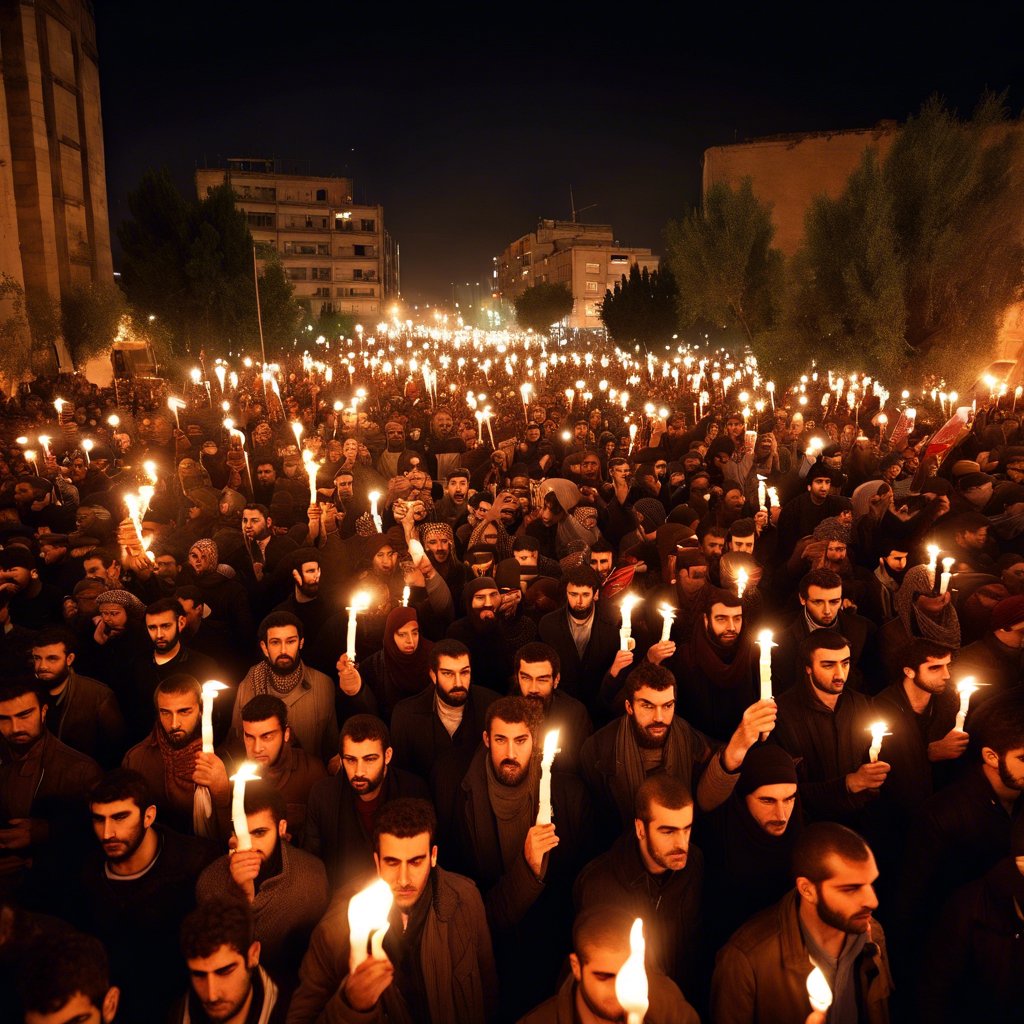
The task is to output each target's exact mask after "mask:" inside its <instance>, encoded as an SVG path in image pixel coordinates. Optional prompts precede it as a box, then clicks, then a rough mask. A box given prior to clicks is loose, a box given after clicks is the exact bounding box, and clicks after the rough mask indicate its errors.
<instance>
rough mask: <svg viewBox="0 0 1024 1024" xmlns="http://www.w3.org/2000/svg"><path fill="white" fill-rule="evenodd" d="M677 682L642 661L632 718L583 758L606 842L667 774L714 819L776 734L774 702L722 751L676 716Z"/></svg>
mask: <svg viewBox="0 0 1024 1024" xmlns="http://www.w3.org/2000/svg"><path fill="white" fill-rule="evenodd" d="M675 691H676V681H675V678H674V677H673V675H672V673H671V672H669V671H668V669H666V668H664V667H663V666H661V665H655V664H653V663H652V662H649V661H646V660H645V661H641V662H640V664H639V665H638V666H637V667H636V668H635V669H633V671H632V672H630V674H629V676H628V677H627V679H626V687H625V694H626V695H625V707H626V714H625V715H624V716H622V717H621V718H619V719H618V720H616V721H613V722H609V723H608V725H606V726H604V727H603V728H602V729H599V730H598V731H597V732H596V733H594V735H593V736H591V737H590V738H589V739H588V740H587V741H586V743H584V744H583V749H582V751H581V752H580V761H581V764H582V774H583V779H584V781H585V782H586V783H587V788H588V789H589V790H590V795H591V800H592V801H593V803H594V810H595V812H596V814H597V815H598V816H600V817H601V818H602V819H603V822H602V824H603V833H602V834H604V835H607V836H610V837H614V836H617V835H618V834H619V833H620V832H621V831H622V829H624V828H627V827H628V826H629V825H630V823H631V822H632V821H633V811H634V801H635V799H636V794H637V790H639V788H640V786H641V784H642V783H643V781H644V779H645V778H647V777H648V776H650V775H655V774H657V773H658V772H665V773H667V774H668V775H672V776H674V777H675V778H677V779H679V780H680V781H682V782H683V783H684V784H685V785H686V787H687V788H688V789H689V790H690V792H691V793H693V794H694V795H695V798H696V804H697V807H698V808H699V809H700V810H701V811H710V810H712V809H713V808H715V807H717V806H718V805H719V804H721V803H724V801H725V800H727V799H728V797H729V795H730V794H731V793H732V790H733V787H734V786H735V785H736V779H737V778H738V773H739V770H740V767H741V766H742V764H743V758H744V757H745V756H746V753H747V751H748V750H749V749H750V748H751V747H752V746H753V745H754V743H756V742H757V739H758V737H759V736H760V734H761V733H765V732H771V731H772V729H774V728H775V714H776V706H775V702H774V701H771V700H765V701H757V703H755V704H751V705H750V707H748V708H747V709H746V711H744V712H743V720H742V721H741V722H740V725H739V727H738V728H737V729H736V731H735V732H734V733H733V734H732V736H731V737H730V739H729V742H728V743H727V744H726V745H725V746H724V747H723V746H720V745H719V744H717V743H715V742H714V741H712V740H710V739H708V737H707V736H705V735H704V734H703V733H701V732H698V731H697V730H696V729H694V728H693V726H691V725H690V724H689V722H687V721H685V720H684V719H683V718H681V717H678V716H677V715H676V713H675V698H676V692H675Z"/></svg>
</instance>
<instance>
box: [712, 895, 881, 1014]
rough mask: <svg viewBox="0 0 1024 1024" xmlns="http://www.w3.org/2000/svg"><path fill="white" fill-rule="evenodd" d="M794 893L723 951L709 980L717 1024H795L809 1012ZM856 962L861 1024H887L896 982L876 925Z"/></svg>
mask: <svg viewBox="0 0 1024 1024" xmlns="http://www.w3.org/2000/svg"><path fill="white" fill-rule="evenodd" d="M798 913H799V909H798V897H797V892H796V890H795V889H793V890H792V891H791V892H788V893H787V894H786V895H785V896H783V898H782V899H781V900H780V901H779V902H778V903H776V904H775V906H773V907H769V908H768V909H767V910H763V911H761V913H760V914H757V915H756V916H755V917H752V918H751V919H750V920H749V921H748V922H747V923H746V924H745V925H743V927H742V928H740V929H739V931H737V932H736V933H735V934H734V935H733V937H732V938H731V939H730V940H729V941H728V942H727V943H726V944H725V945H724V946H723V947H722V948H721V949H720V950H719V952H718V960H717V962H716V963H715V974H714V977H713V978H712V980H711V1017H712V1020H714V1022H715V1024H794V1022H799V1021H803V1020H805V1019H806V1017H807V1015H808V1014H809V1013H810V1012H811V1005H810V1002H809V1001H808V999H807V975H808V974H810V973H811V970H812V964H811V959H810V954H809V953H808V951H807V946H806V944H805V943H804V939H803V934H802V933H801V931H800V922H799V919H798ZM871 938H872V939H873V941H872V942H869V943H868V944H867V945H866V946H865V948H864V951H863V952H862V953H861V955H860V956H859V957H858V958H857V962H856V965H855V967H854V970H855V971H856V975H857V1005H858V1007H859V1018H860V1021H861V1024H888V1022H889V994H890V992H891V991H892V976H891V975H890V974H889V958H888V956H887V955H886V952H885V936H884V934H883V933H882V928H881V926H880V925H879V924H878V922H877V921H873V922H872V925H871Z"/></svg>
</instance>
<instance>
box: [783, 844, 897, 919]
mask: <svg viewBox="0 0 1024 1024" xmlns="http://www.w3.org/2000/svg"><path fill="white" fill-rule="evenodd" d="M828 863H830V866H831V871H830V877H829V878H826V879H825V881H823V882H821V883H819V884H818V885H815V886H813V888H814V890H815V895H816V903H815V911H816V912H817V915H818V917H819V918H820V919H821V920H822V922H824V923H825V924H827V925H830V926H831V927H833V928H836V929H838V930H839V931H842V932H846V933H847V935H862V934H864V932H866V931H867V930H868V929H869V928H870V927H871V915H872V914H873V913H874V911H875V910H877V909H878V898H877V897H876V896H875V887H874V884H875V880H876V879H877V878H878V868H877V866H876V865H875V858H874V856H873V855H872V854H871V853H870V852H869V853H868V857H867V860H864V861H855V860H846V859H845V858H843V857H840V856H839V854H837V853H833V854H831V856H829V858H828ZM803 882H806V879H803V880H798V883H797V884H798V885H801V884H802V883H803ZM801 897H803V889H802V888H801Z"/></svg>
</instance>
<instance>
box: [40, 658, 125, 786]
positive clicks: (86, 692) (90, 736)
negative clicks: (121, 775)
mask: <svg viewBox="0 0 1024 1024" xmlns="http://www.w3.org/2000/svg"><path fill="white" fill-rule="evenodd" d="M46 726H47V728H48V729H49V730H50V731H51V732H52V733H53V734H54V735H55V736H56V737H57V739H59V740H60V741H61V742H62V743H66V744H67V745H68V746H69V747H73V748H74V749H75V750H78V751H81V752H82V753H83V754H87V755H88V756H89V757H91V758H93V759H94V760H96V761H98V762H99V763H100V765H102V766H103V767H104V768H113V767H115V766H116V765H117V764H118V763H119V762H120V760H121V754H122V753H123V751H124V740H125V725H124V717H123V716H122V714H121V708H120V707H119V706H118V703H117V698H116V697H115V696H114V691H113V690H111V689H110V687H109V686H105V685H104V684H103V683H101V682H100V681H99V680H98V679H92V678H90V677H89V676H80V675H78V673H77V672H71V673H70V675H69V676H68V684H67V688H66V689H65V691H64V693H63V694H62V697H61V701H60V703H59V704H56V705H54V704H51V706H50V710H49V712H48V713H47V716H46Z"/></svg>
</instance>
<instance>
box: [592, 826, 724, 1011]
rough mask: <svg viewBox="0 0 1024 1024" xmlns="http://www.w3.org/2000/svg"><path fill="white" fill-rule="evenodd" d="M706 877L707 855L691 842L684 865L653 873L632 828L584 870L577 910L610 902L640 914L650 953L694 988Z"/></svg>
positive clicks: (686, 988)
mask: <svg viewBox="0 0 1024 1024" xmlns="http://www.w3.org/2000/svg"><path fill="white" fill-rule="evenodd" d="M703 878H704V857H703V855H702V854H701V852H700V850H698V849H697V847H696V846H693V845H692V844H691V846H690V851H689V856H688V857H687V859H686V866H685V867H684V868H683V869H682V870H681V871H672V872H669V873H668V877H667V878H655V877H654V876H653V875H651V873H650V872H649V871H648V870H647V867H646V865H645V864H644V862H643V858H642V857H641V856H640V849H639V845H638V840H637V838H636V834H635V832H634V831H633V829H630V830H629V831H628V832H624V833H623V834H622V835H621V836H619V838H618V839H616V840H615V844H614V845H613V846H612V848H611V849H610V850H609V851H608V852H607V853H602V854H601V856H600V857H598V858H596V859H595V860H592V861H591V862H590V863H589V864H588V865H587V866H586V867H585V868H584V869H583V870H582V871H581V872H580V876H579V878H577V879H576V884H575V887H574V890H573V896H574V899H575V902H576V909H577V910H587V909H589V908H591V907H594V906H601V905H604V904H611V905H612V906H615V907H618V908H620V909H625V910H628V911H629V913H630V914H632V915H634V916H636V917H642V918H643V919H644V937H645V938H646V940H647V949H648V955H649V956H651V957H652V958H653V962H654V963H655V964H656V965H657V966H658V968H659V969H660V970H662V971H664V972H665V974H667V975H668V976H669V977H670V978H671V979H672V980H673V981H674V982H675V983H676V984H677V985H679V987H680V988H682V989H683V990H684V991H687V992H690V991H692V988H691V985H692V982H693V981H694V974H695V971H696V968H697V963H698V941H699V936H700V934H701V927H700V912H701V884H702V882H703Z"/></svg>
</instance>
